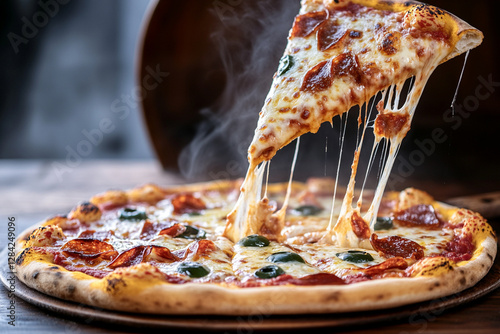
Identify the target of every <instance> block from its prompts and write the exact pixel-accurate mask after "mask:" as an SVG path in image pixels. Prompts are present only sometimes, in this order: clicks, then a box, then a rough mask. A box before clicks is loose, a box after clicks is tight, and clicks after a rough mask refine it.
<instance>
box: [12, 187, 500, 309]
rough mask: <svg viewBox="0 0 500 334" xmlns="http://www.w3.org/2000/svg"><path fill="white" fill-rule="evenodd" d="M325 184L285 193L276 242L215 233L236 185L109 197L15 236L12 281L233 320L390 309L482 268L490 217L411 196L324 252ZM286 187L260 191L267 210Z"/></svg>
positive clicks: (447, 288) (101, 301)
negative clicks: (358, 239)
mask: <svg viewBox="0 0 500 334" xmlns="http://www.w3.org/2000/svg"><path fill="white" fill-rule="evenodd" d="M333 183H334V180H333V179H319V178H311V179H309V180H308V182H307V183H300V182H294V183H293V184H292V187H291V189H292V190H291V195H290V198H289V210H288V211H287V215H286V219H285V221H286V223H285V227H284V229H283V239H282V241H280V242H278V241H276V240H273V239H270V238H267V237H265V236H264V235H259V234H254V235H249V236H246V237H244V238H242V239H240V240H238V241H237V242H232V241H230V240H229V239H228V238H226V237H224V236H223V233H224V229H225V226H226V219H225V217H226V215H227V214H228V213H229V212H230V211H231V209H232V208H233V206H234V205H235V202H236V201H237V198H238V194H239V187H240V185H241V180H239V181H216V182H211V183H204V184H193V185H184V186H178V187H170V188H162V187H158V186H155V185H152V184H148V185H145V186H142V187H138V188H136V189H132V190H129V191H117V190H113V191H107V192H105V193H103V194H99V195H96V196H94V197H92V198H90V200H89V202H86V203H81V204H79V205H78V206H76V207H75V208H74V209H73V210H72V211H71V212H69V214H67V215H65V216H55V217H53V218H50V219H47V220H46V221H45V222H43V223H42V224H40V226H38V227H36V228H35V229H34V231H32V230H29V231H28V232H27V233H26V234H25V235H24V236H21V240H19V242H18V251H19V255H18V256H17V259H16V264H17V269H16V270H17V275H18V278H19V279H20V280H21V281H22V282H24V283H25V284H27V285H28V286H30V287H32V288H34V289H36V290H38V291H41V292H44V293H46V294H49V295H52V296H56V297H59V298H62V299H66V300H71V301H76V302H79V303H83V304H87V305H93V306H97V307H101V308H106V309H113V310H120V311H129V312H146V313H157V314H158V313H159V314H224V315H241V314H255V312H263V314H293V313H325V312H345V311H361V310H371V309H381V308H390V307H396V306H399V305H404V304H408V303H414V302H419V301H423V300H427V299H432V298H438V297H441V296H445V295H449V294H451V293H455V292H458V291H461V290H463V289H466V288H467V287H470V286H472V285H474V284H475V283H476V282H478V281H479V280H480V279H481V278H482V277H483V276H484V275H485V274H486V272H487V271H488V269H489V268H490V267H491V265H492V263H493V259H494V257H495V254H496V239H495V234H494V232H493V230H492V228H491V227H490V226H489V225H488V224H487V222H486V221H485V220H484V219H483V218H482V217H481V216H480V215H479V214H477V213H474V212H471V211H469V210H466V209H458V208H455V207H451V206H448V205H446V204H443V203H439V202H436V201H434V200H433V198H432V197H431V196H430V195H428V194H427V193H425V192H423V191H419V190H416V189H413V188H410V189H406V190H404V191H402V192H401V193H388V194H386V196H385V197H384V199H383V200H382V205H381V209H380V210H379V216H378V218H377V223H376V225H375V228H374V232H373V233H372V234H371V235H368V234H367V232H368V230H366V229H365V227H363V225H362V224H359V229H360V231H359V233H360V234H365V233H366V234H367V235H366V236H367V237H368V240H369V242H370V244H371V247H370V248H368V247H356V248H351V247H343V246H338V245H333V244H322V243H320V242H319V240H320V239H321V236H322V235H323V233H324V230H325V228H326V227H327V226H328V223H329V220H330V209H331V205H332V201H331V198H332V186H333ZM287 188H288V185H287V184H286V183H279V184H269V185H268V189H267V194H268V198H269V204H270V205H273V206H276V207H278V206H279V205H280V204H282V203H283V201H284V200H285V197H286V194H287ZM370 195H371V194H368V193H365V195H364V196H370ZM335 214H336V215H338V214H339V212H336V213H335Z"/></svg>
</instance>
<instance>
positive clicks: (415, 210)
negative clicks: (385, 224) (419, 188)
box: [393, 204, 445, 229]
mask: <svg viewBox="0 0 500 334" xmlns="http://www.w3.org/2000/svg"><path fill="white" fill-rule="evenodd" d="M393 219H394V221H395V222H396V223H397V224H398V225H401V226H417V227H422V228H427V229H440V228H442V227H443V226H444V225H445V223H444V221H443V220H442V219H441V218H440V217H439V214H438V213H437V212H436V210H434V207H433V206H432V205H426V204H418V205H414V206H412V207H409V208H408V209H405V210H401V211H398V212H395V213H394V214H393Z"/></svg>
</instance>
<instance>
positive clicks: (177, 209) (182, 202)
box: [172, 194, 207, 214]
mask: <svg viewBox="0 0 500 334" xmlns="http://www.w3.org/2000/svg"><path fill="white" fill-rule="evenodd" d="M172 205H173V206H174V213H175V214H184V213H193V212H199V211H201V210H204V209H206V208H207V207H206V205H205V202H203V200H202V199H201V198H199V197H195V196H194V195H193V194H179V195H177V196H175V197H174V198H172Z"/></svg>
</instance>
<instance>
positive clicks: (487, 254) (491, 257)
mask: <svg viewBox="0 0 500 334" xmlns="http://www.w3.org/2000/svg"><path fill="white" fill-rule="evenodd" d="M486 256H487V257H488V258H489V259H490V260H491V261H493V256H491V254H490V253H486Z"/></svg>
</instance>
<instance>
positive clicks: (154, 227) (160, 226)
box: [140, 219, 175, 240]
mask: <svg viewBox="0 0 500 334" xmlns="http://www.w3.org/2000/svg"><path fill="white" fill-rule="evenodd" d="M174 223H175V221H168V222H158V223H157V222H152V221H151V220H149V219H146V220H145V221H144V223H143V225H142V229H141V234H140V238H141V239H145V240H149V239H151V238H153V237H155V236H156V234H158V232H160V231H162V230H164V229H166V228H168V227H171V226H172V224H174Z"/></svg>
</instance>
